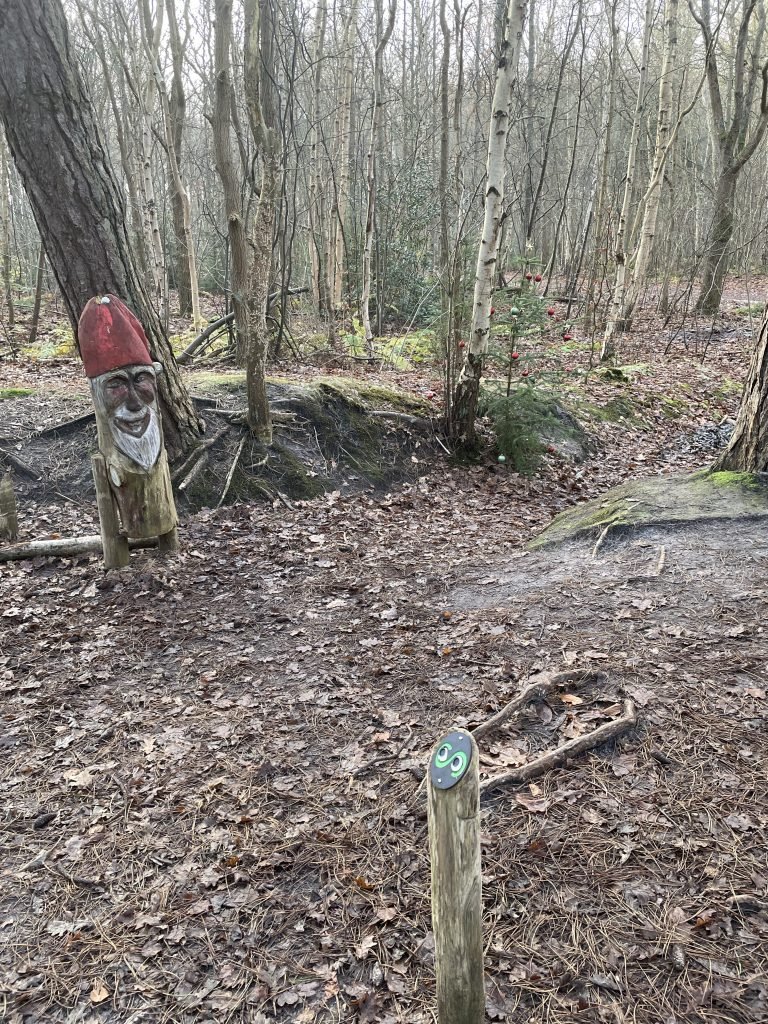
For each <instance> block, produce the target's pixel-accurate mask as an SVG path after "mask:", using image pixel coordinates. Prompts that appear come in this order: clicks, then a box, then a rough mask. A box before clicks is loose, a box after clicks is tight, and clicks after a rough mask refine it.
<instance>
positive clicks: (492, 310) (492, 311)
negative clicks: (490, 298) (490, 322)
mask: <svg viewBox="0 0 768 1024" xmlns="http://www.w3.org/2000/svg"><path fill="white" fill-rule="evenodd" d="M495 312H496V310H495V309H494V307H493V306H491V316H493V314H494V313H495Z"/></svg>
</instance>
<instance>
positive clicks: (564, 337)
mask: <svg viewBox="0 0 768 1024" xmlns="http://www.w3.org/2000/svg"><path fill="white" fill-rule="evenodd" d="M572 337H573V335H572V334H564V335H563V341H570V340H571V338H572Z"/></svg>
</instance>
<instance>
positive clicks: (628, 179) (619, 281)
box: [600, 0, 677, 361]
mask: <svg viewBox="0 0 768 1024" xmlns="http://www.w3.org/2000/svg"><path fill="white" fill-rule="evenodd" d="M674 2H675V3H676V2H677V0H674ZM654 10H655V2H654V0H646V5H645V26H644V28H643V48H642V56H641V58H640V81H639V82H638V86H637V101H636V103H635V116H634V118H633V119H632V131H631V133H630V137H629V150H628V152H627V173H626V175H625V178H624V196H623V198H622V203H621V212H620V213H619V223H618V226H617V228H616V239H615V242H614V258H615V260H616V273H615V277H614V282H613V297H612V299H611V305H610V309H609V312H608V317H607V320H606V325H605V333H604V335H603V344H602V347H601V350H600V359H601V360H602V361H606V360H608V359H612V358H613V356H614V354H615V335H616V331H617V325H618V322H619V320H620V319H621V313H622V309H623V306H624V291H625V288H626V279H627V254H626V251H625V244H626V233H627V221H628V220H629V207H630V203H631V202H632V186H633V185H634V181H635V169H636V165H637V143H638V140H639V138H640V122H641V120H642V117H643V112H644V110H645V98H646V97H645V93H646V86H647V82H648V58H649V54H650V49H651V29H652V28H653V14H654Z"/></svg>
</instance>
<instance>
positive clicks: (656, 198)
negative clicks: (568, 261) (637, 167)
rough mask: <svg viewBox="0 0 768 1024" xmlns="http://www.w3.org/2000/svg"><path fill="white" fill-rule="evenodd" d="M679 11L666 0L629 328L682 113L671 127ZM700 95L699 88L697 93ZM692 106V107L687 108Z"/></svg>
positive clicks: (624, 315) (626, 312) (625, 313)
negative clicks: (653, 142)
mask: <svg viewBox="0 0 768 1024" xmlns="http://www.w3.org/2000/svg"><path fill="white" fill-rule="evenodd" d="M677 12H678V0H667V9H666V18H665V22H666V23H665V26H664V31H665V37H666V38H665V42H664V57H663V61H662V67H661V83H660V85H659V115H658V119H657V121H656V145H655V147H654V152H653V166H652V167H651V177H650V182H649V184H648V189H647V191H646V193H645V197H644V200H643V220H642V224H641V227H640V241H639V243H638V247H637V253H636V254H635V258H634V260H633V263H632V277H631V281H630V285H629V288H628V289H627V293H626V298H625V299H624V302H623V306H622V307H620V314H619V318H620V320H621V321H622V324H623V326H624V328H625V329H626V330H629V329H630V328H631V326H632V314H633V312H634V310H635V306H636V305H637V301H638V299H639V298H640V294H641V292H642V289H643V288H644V287H645V283H646V281H647V279H648V273H649V271H650V267H651V257H652V256H653V243H654V239H655V238H656V221H657V219H658V215H659V206H660V204H661V188H662V185H663V183H664V169H665V167H666V165H667V157H668V156H669V152H670V149H671V147H672V145H673V143H674V141H675V136H676V135H677V130H678V128H679V127H680V124H681V121H682V117H683V116H685V115H684V114H683V115H682V116H681V117H680V118H678V121H677V124H676V125H675V126H674V128H672V126H671V113H672V76H673V75H674V72H675V66H676V64H677ZM696 95H698V92H697V94H696ZM688 109H689V110H690V109H691V108H690V107H689V108H688Z"/></svg>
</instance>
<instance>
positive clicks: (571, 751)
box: [480, 700, 637, 793]
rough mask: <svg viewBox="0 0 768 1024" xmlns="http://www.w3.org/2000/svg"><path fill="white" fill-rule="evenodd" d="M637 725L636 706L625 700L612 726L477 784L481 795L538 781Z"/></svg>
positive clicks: (570, 741)
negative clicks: (621, 711)
mask: <svg viewBox="0 0 768 1024" xmlns="http://www.w3.org/2000/svg"><path fill="white" fill-rule="evenodd" d="M636 722H637V712H636V710H635V705H634V704H633V703H632V701H631V700H625V701H624V714H623V715H622V716H621V718H615V719H614V720H613V721H612V722H606V723H605V725H601V726H598V728H597V729H593V730H592V732H588V733H585V734H584V735H583V736H577V737H576V739H573V740H569V741H568V742H567V743H563V744H562V746H560V747H557V748H556V749H555V750H550V751H549V752H548V753H546V754H542V755H541V756H540V757H537V758H534V760H533V761H529V762H528V764H524V765H521V766H520V767H519V768H514V769H513V770H512V771H510V772H504V773H503V774H502V775H494V776H491V778H490V779H486V780H485V781H484V782H481V783H480V792H481V793H487V792H488V791H489V790H491V789H496V788H497V787H498V786H508V785H520V784H521V783H523V782H530V781H531V780H532V779H538V778H539V776H541V775H544V773H545V772H548V771H549V770H550V769H551V768H559V767H560V765H563V764H565V762H566V761H568V760H570V759H571V758H572V757H576V756H577V755H578V754H583V753H584V751H585V750H593V749H594V748H595V747H599V746H600V744H601V743H605V742H606V741H607V740H612V739H615V738H616V737H617V736H622V735H623V734H624V733H625V732H629V730H630V729H631V728H633V726H634V725H635V723H636Z"/></svg>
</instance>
